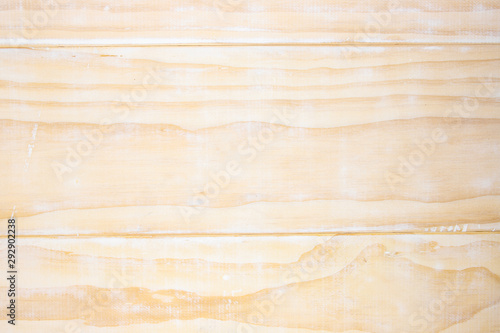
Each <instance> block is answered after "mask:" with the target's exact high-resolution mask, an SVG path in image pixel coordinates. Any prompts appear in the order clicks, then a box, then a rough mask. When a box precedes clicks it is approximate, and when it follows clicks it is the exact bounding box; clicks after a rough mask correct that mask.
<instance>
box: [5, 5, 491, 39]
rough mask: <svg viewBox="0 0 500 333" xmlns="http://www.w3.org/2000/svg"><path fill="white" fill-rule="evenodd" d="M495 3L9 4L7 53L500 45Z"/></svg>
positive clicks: (6, 8)
mask: <svg viewBox="0 0 500 333" xmlns="http://www.w3.org/2000/svg"><path fill="white" fill-rule="evenodd" d="M499 12H500V4H499V2H498V1H496V0H476V1H449V0H430V1H418V0H391V1H377V0H365V1H336V0H315V1H295V0H283V1H269V0H258V1H245V0H189V1H185V0H169V1H147V0H131V1H119V0H105V1H96V0H91V1H89V0H71V1H70V0H36V1H31V0H30V1H27V0H17V1H14V0H7V1H4V2H2V5H1V6H0V45H3V46H27V45H54V46H57V45H103V46H106V45H159V44H200V43H204V44H222V43H236V44H248V43H265V44H269V43H353V42H361V43H365V42H368V43H388V42H389V43H394V42H403V43H498V42H499V40H500V20H498V15H499Z"/></svg>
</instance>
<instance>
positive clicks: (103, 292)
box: [63, 267, 133, 333]
mask: <svg viewBox="0 0 500 333" xmlns="http://www.w3.org/2000/svg"><path fill="white" fill-rule="evenodd" d="M111 275H112V277H111V278H110V279H109V281H108V283H107V288H106V289H99V291H98V292H97V293H96V295H95V296H94V297H89V298H88V299H86V300H82V301H83V302H82V303H81V304H80V307H79V308H78V310H77V311H78V314H79V320H74V321H70V322H67V323H66V324H65V325H64V329H63V332H64V333H83V332H85V327H84V326H85V325H84V323H83V322H82V321H81V320H80V319H83V320H84V321H87V322H91V321H93V320H94V319H95V318H96V315H97V314H98V313H99V312H100V311H102V309H105V308H107V307H109V306H110V305H111V300H112V299H120V297H121V291H120V289H123V288H129V287H132V282H133V278H132V275H131V274H130V272H126V270H125V269H124V268H123V267H122V269H121V270H120V271H113V272H112V273H111Z"/></svg>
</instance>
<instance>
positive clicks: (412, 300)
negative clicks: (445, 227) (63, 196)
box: [0, 235, 500, 333]
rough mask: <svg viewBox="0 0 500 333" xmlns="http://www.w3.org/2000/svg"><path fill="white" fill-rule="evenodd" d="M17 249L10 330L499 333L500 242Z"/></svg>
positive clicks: (172, 242)
mask: <svg viewBox="0 0 500 333" xmlns="http://www.w3.org/2000/svg"><path fill="white" fill-rule="evenodd" d="M19 253H20V255H19V262H20V264H19V271H20V272H21V273H20V275H19V281H20V283H21V287H20V289H19V296H18V302H19V304H20V309H19V313H18V316H19V319H20V322H19V324H18V326H17V327H16V328H15V329H9V328H8V327H7V325H6V323H5V321H2V322H1V323H0V327H1V330H2V332H17V331H25V332H30V331H37V332H41V331H44V332H76V331H78V330H79V331H81V332H144V331H148V332H283V333H288V332H301V333H306V332H371V333H378V332H380V333H392V332H394V333H401V332H427V333H437V332H441V333H444V332H446V333H451V332H491V333H493V332H498V329H499V328H500V317H499V316H498V311H499V308H498V302H499V301H500V279H499V274H500V236H499V235H427V236H423V235H420V236H419V235H387V236H333V237H331V236H324V237H313V236H307V237H299V236H294V237H273V236H269V237H208V238H207V237H200V238H197V237H189V238H183V237H173V238H172V237H170V238H164V237H155V238H64V239H61V238H60V239H57V238H43V237H41V238H40V237H38V238H22V239H20V241H19ZM0 254H1V255H2V257H3V256H4V255H5V250H2V252H0ZM0 286H1V287H0V300H2V304H3V300H4V299H5V295H6V290H5V289H6V280H5V279H2V280H1V282H0Z"/></svg>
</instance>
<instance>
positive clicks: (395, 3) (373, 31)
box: [341, 0, 401, 58]
mask: <svg viewBox="0 0 500 333" xmlns="http://www.w3.org/2000/svg"><path fill="white" fill-rule="evenodd" d="M400 7H401V3H400V1H399V0H390V1H388V2H387V8H386V10H385V11H384V12H382V13H371V14H370V16H371V17H372V18H373V20H370V21H368V22H366V23H365V25H364V27H363V31H362V32H358V33H357V34H356V35H355V36H354V39H353V41H354V42H363V41H367V40H369V39H370V38H372V37H376V36H377V34H380V33H381V32H382V28H385V27H387V26H389V24H391V22H392V15H393V13H394V12H395V11H396V10H398V9H399V8H400ZM341 53H342V55H343V56H344V57H345V58H350V57H352V56H353V54H354V53H357V54H360V53H361V47H359V46H346V47H342V48H341Z"/></svg>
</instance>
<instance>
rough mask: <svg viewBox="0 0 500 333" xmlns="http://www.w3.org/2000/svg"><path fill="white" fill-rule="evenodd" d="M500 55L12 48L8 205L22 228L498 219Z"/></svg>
mask: <svg viewBox="0 0 500 333" xmlns="http://www.w3.org/2000/svg"><path fill="white" fill-rule="evenodd" d="M346 52H347V53H346ZM499 55H500V47H499V46H477V47H473V48H470V47H462V46H441V47H420V46H418V47H412V48H407V47H363V48H347V49H346V48H342V47H223V48H211V47H202V48H197V47H181V48H160V47H159V48H97V49H95V48H74V49H72V48H70V49H66V48H63V49H47V50H45V49H34V50H31V49H30V50H28V49H2V50H0V59H1V60H2V62H4V63H5V65H6V66H5V68H4V70H3V71H2V73H0V80H1V82H2V85H1V86H0V103H1V104H2V108H1V109H0V119H2V120H0V123H1V127H2V132H1V134H0V149H2V154H1V155H0V163H1V164H0V165H1V167H0V179H1V180H2V184H5V187H6V188H7V189H8V190H6V191H3V192H2V193H1V194H0V199H1V202H2V207H0V215H1V216H2V217H3V218H7V217H10V216H11V215H12V214H15V216H16V217H18V218H22V221H23V222H22V224H21V225H20V226H19V227H20V230H21V232H22V234H23V235H59V234H61V235H76V234H82V235H83V234H87V235H89V234H90V235H91V234H94V235H96V234H97V235H100V234H102V233H104V234H108V235H116V234H137V233H141V234H158V233H159V234H168V233H273V232H277V233H293V232H313V233H314V232H325V231H327V232H332V231H344V232H345V231H349V232H356V231H361V232H366V231H385V232H387V231H410V232H412V231H418V232H425V231H428V232H467V231H485V230H496V228H498V227H499V222H500V219H499V217H500V213H499V211H498V209H497V207H498V205H499V200H500V197H499V196H498V194H499V192H500V174H499V173H500V171H499V170H500V168H499V166H500V148H499V145H500V120H499V119H498V118H499V115H500V113H498V106H499V96H500V89H498V86H499V84H498V82H499V80H500V67H499V66H498V64H499V58H498V57H499ZM156 80H157V81H156ZM103 124H109V125H103ZM1 232H2V233H4V231H1Z"/></svg>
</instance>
